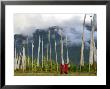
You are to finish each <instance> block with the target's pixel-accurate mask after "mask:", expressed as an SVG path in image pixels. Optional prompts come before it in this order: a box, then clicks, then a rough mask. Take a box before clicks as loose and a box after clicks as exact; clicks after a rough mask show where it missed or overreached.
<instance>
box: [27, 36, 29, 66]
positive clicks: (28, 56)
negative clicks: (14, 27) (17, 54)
mask: <svg viewBox="0 0 110 89" xmlns="http://www.w3.org/2000/svg"><path fill="white" fill-rule="evenodd" d="M28 47H29V46H28V36H27V60H28V67H29V50H28V49H29V48H28Z"/></svg>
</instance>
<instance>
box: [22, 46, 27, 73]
mask: <svg viewBox="0 0 110 89" xmlns="http://www.w3.org/2000/svg"><path fill="white" fill-rule="evenodd" d="M22 61H23V72H24V70H25V69H26V56H25V47H23V57H22Z"/></svg>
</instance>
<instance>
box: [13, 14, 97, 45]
mask: <svg viewBox="0 0 110 89" xmlns="http://www.w3.org/2000/svg"><path fill="white" fill-rule="evenodd" d="M84 15H85V14H21V13H18V14H17V13H16V14H14V34H23V35H27V34H28V35H31V34H32V33H33V32H34V31H35V30H36V29H39V28H40V29H42V28H43V29H45V30H46V28H48V27H50V26H55V25H57V26H60V27H63V28H64V34H63V35H67V36H68V39H69V40H70V43H71V44H76V45H77V44H80V43H81V35H82V27H83V21H84ZM90 15H93V14H87V15H86V21H85V23H89V24H90V22H91V17H90ZM85 35H86V36H85V42H88V41H89V40H90V31H88V30H87V29H86V28H85ZM94 36H95V39H96V38H97V32H95V35H94ZM87 45H88V43H87Z"/></svg>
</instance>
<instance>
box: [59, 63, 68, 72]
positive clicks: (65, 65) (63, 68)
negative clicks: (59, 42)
mask: <svg viewBox="0 0 110 89" xmlns="http://www.w3.org/2000/svg"><path fill="white" fill-rule="evenodd" d="M60 73H61V74H63V73H65V74H68V64H64V65H62V64H60Z"/></svg>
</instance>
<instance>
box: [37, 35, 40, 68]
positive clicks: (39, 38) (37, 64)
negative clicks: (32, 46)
mask: <svg viewBox="0 0 110 89" xmlns="http://www.w3.org/2000/svg"><path fill="white" fill-rule="evenodd" d="M40 42H41V39H40V35H39V45H38V55H37V67H39V53H40Z"/></svg>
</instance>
